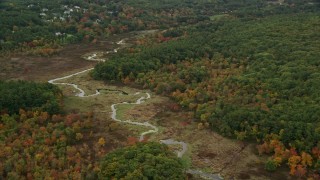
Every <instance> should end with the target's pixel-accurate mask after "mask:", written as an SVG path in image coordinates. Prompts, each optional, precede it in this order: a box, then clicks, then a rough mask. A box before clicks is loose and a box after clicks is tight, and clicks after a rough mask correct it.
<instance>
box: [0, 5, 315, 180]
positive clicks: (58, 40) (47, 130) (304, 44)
mask: <svg viewBox="0 0 320 180" xmlns="http://www.w3.org/2000/svg"><path fill="white" fill-rule="evenodd" d="M141 30H157V32H156V33H155V34H153V35H150V36H147V37H143V38H141V39H137V40H135V42H134V46H131V47H130V48H124V49H121V50H119V53H114V54H112V55H110V57H108V59H107V60H106V61H105V62H100V63H98V64H97V65H96V66H95V67H94V70H93V71H92V72H90V75H91V77H92V78H94V79H95V80H100V81H104V82H105V83H107V84H116V85H119V83H122V85H125V86H130V87H139V88H144V89H149V90H151V91H152V92H154V93H155V94H158V95H161V96H166V97H169V98H170V99H171V100H172V102H174V103H173V104H171V105H170V107H171V108H172V109H174V110H177V109H178V110H179V111H180V110H181V111H183V112H187V113H188V114H192V118H193V119H195V123H196V128H195V130H203V131H207V130H210V131H214V132H218V133H219V134H220V135H222V136H224V137H228V138H232V139H237V140H239V141H243V142H248V143H254V144H255V145H256V151H257V154H259V155H261V156H265V155H267V156H268V160H267V161H266V162H265V169H266V170H268V171H270V172H274V171H276V170H278V169H280V168H282V167H285V168H287V169H289V170H288V171H290V172H289V173H290V175H291V176H292V177H295V178H301V179H304V178H310V179H312V178H313V179H317V178H319V176H320V174H319V169H320V91H319V89H320V71H319V69H320V68H319V66H320V61H319V59H318V58H319V57H320V51H319V49H320V44H319V42H320V34H319V32H320V3H319V2H317V1H314V0H303V1H301V0H284V1H271V0H270V1H267V0H242V1H239V0H197V1H195V0H126V1H123V0H85V1H81V0H64V1H62V0H55V1H49V0H44V1H39V0H28V1H23V0H4V1H1V2H0V57H4V58H7V59H8V60H9V59H10V57H13V56H14V55H17V54H19V55H22V56H41V57H49V56H53V55H59V50H60V49H62V48H64V47H65V46H66V45H68V44H90V45H92V46H94V45H95V44H96V43H98V42H99V41H103V40H105V39H106V38H108V37H111V36H116V35H119V34H123V33H127V32H136V31H141ZM0 94H1V96H0V179H45V178H48V177H50V178H53V179H133V178H138V179H168V178H169V177H170V179H185V178H187V177H186V173H185V172H186V166H185V165H184V164H183V162H182V160H181V159H179V158H177V157H176V155H175V154H174V153H173V152H172V151H171V150H170V149H169V148H168V147H167V146H166V145H163V144H159V143H156V142H136V141H137V140H136V139H134V140H132V139H130V138H129V139H128V140H127V141H128V142H125V143H124V144H126V145H125V146H122V145H120V146H119V147H121V148H117V149H112V151H111V152H109V150H110V149H108V148H109V147H108V148H107V145H108V143H109V142H107V141H106V138H105V137H103V136H101V135H100V134H99V135H95V134H94V133H93V132H95V130H96V129H95V128H97V127H94V125H97V124H96V121H95V120H96V119H95V118H94V114H93V112H87V113H75V112H66V111H65V110H64V108H63V107H64V102H65V101H64V100H65V97H64V95H63V93H62V90H61V89H60V88H59V87H58V86H56V85H53V84H49V83H43V82H31V81H21V80H11V81H7V80H6V81H5V80H1V81H0ZM112 126H113V125H110V124H109V125H108V126H107V128H108V131H109V130H110V131H112V130H111V129H112ZM115 126H116V125H115ZM131 141H134V142H131ZM117 147H118V146H117ZM16 162H18V163H16ZM173 167H174V168H173Z"/></svg>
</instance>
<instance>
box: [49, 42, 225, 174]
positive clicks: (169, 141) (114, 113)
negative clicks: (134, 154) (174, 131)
mask: <svg viewBox="0 0 320 180" xmlns="http://www.w3.org/2000/svg"><path fill="white" fill-rule="evenodd" d="M116 44H118V45H120V47H117V48H115V49H114V50H113V52H118V50H119V49H121V48H123V47H125V45H126V43H125V39H122V40H120V41H118V42H117V43H116ZM109 52H110V51H107V52H106V53H109ZM86 59H87V60H89V61H100V62H101V61H105V60H104V59H102V58H100V57H98V55H97V53H92V54H89V55H88V56H87V57H86ZM92 69H93V68H89V69H86V70H83V71H80V72H76V73H73V74H71V75H67V76H63V77H60V78H55V79H52V80H49V81H48V82H49V83H51V84H56V85H65V86H71V87H73V88H74V89H76V90H77V91H79V93H77V94H76V95H75V96H78V97H80V98H85V97H92V96H98V95H100V92H99V90H98V89H97V90H96V93H95V94H90V95H86V93H85V91H84V90H83V89H81V88H79V86H78V85H77V84H74V83H66V82H57V81H61V80H66V79H68V78H71V77H73V76H77V75H80V74H84V73H88V72H89V71H91V70H92ZM140 94H141V93H140V92H137V93H135V94H134V95H140ZM145 94H146V96H141V97H140V98H139V99H137V100H136V102H134V103H129V102H122V103H116V104H112V105H111V110H112V114H111V118H112V119H113V120H114V121H117V122H120V123H126V124H132V125H136V126H143V127H147V128H150V130H148V131H145V132H142V133H141V134H140V137H139V141H142V140H143V139H144V136H145V135H147V134H151V133H157V132H158V131H159V128H158V127H157V126H155V125H152V124H150V123H149V122H143V123H141V122H137V121H132V120H121V119H118V118H117V108H116V107H117V106H120V105H123V104H131V105H139V104H141V103H143V102H145V100H148V99H150V98H151V95H150V94H149V93H145ZM160 142H161V143H163V144H166V145H180V146H181V147H182V148H181V150H180V151H176V153H177V156H178V157H180V158H181V157H182V156H183V155H184V154H185V153H186V152H187V151H188V146H187V143H185V142H183V141H176V140H174V139H171V138H170V139H164V140H160ZM187 172H188V173H190V174H194V175H199V176H200V177H204V178H206V179H213V180H221V179H222V178H221V176H220V175H219V174H210V173H204V172H202V171H200V170H196V169H189V170H188V171H187Z"/></svg>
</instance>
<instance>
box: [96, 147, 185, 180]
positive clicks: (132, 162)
mask: <svg viewBox="0 0 320 180" xmlns="http://www.w3.org/2000/svg"><path fill="white" fill-rule="evenodd" d="M100 169H101V171H100V174H99V177H100V178H101V179H104V178H108V179H109V178H110V179H114V178H115V179H185V175H184V168H183V165H182V163H181V161H180V160H179V159H178V158H177V157H176V155H175V154H174V153H172V152H171V151H170V150H169V149H168V147H167V146H166V145H163V144H159V143H155V142H151V143H138V144H136V145H134V146H130V147H126V148H123V149H119V150H116V151H114V152H112V153H109V154H108V155H107V156H106V157H104V158H103V159H102V161H101V163H100Z"/></svg>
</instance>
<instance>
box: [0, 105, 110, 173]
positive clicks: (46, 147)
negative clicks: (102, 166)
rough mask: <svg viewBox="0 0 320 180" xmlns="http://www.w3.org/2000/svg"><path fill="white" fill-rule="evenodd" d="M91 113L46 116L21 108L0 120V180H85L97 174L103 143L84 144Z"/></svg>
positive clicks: (100, 141) (103, 150)
mask: <svg viewBox="0 0 320 180" xmlns="http://www.w3.org/2000/svg"><path fill="white" fill-rule="evenodd" d="M88 124H92V116H90V114H84V115H82V114H69V115H66V116H62V115H52V116H51V115H49V114H48V113H47V112H40V111H25V110H22V109H20V111H19V115H18V116H9V115H2V116H1V117H0V179H25V178H27V179H46V178H49V179H51V178H52V179H69V178H71V179H84V178H88V177H95V176H96V173H97V172H98V168H97V167H98V162H97V161H96V159H98V158H100V157H102V156H104V155H105V154H106V151H105V149H104V146H105V145H106V143H107V142H106V141H105V139H104V138H100V139H98V140H97V141H96V144H94V145H91V147H90V146H89V145H88V144H87V142H86V140H87V139H88V138H87V134H88V133H87V132H88V130H89V129H90V126H88Z"/></svg>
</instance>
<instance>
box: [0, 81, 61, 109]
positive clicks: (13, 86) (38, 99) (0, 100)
mask: <svg viewBox="0 0 320 180" xmlns="http://www.w3.org/2000/svg"><path fill="white" fill-rule="evenodd" d="M0 94H2V95H1V96H0V110H1V114H6V113H8V114H17V113H19V109H26V110H40V111H46V112H48V113H49V114H57V113H60V112H61V106H62V104H61V103H62V92H61V90H60V89H59V88H58V87H57V86H55V85H52V84H49V83H35V82H27V81H0Z"/></svg>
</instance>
